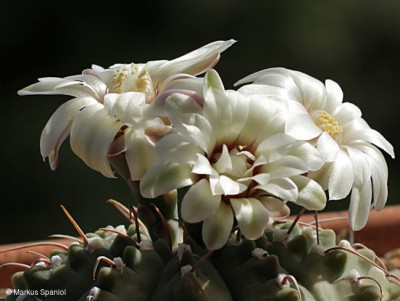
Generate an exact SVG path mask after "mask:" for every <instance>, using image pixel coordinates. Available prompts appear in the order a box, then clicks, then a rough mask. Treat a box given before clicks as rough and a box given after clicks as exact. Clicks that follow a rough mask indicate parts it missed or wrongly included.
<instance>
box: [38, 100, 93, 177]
mask: <svg viewBox="0 0 400 301" xmlns="http://www.w3.org/2000/svg"><path fill="white" fill-rule="evenodd" d="M95 103H97V101H96V100H95V99H93V98H91V97H85V98H74V99H71V100H69V101H67V102H65V103H63V104H62V105H61V106H60V107H58V109H57V110H56V111H55V112H54V113H53V115H52V116H51V117H50V119H49V121H48V122H47V124H46V126H45V127H44V129H43V131H42V135H41V137H40V153H41V155H42V157H43V160H44V159H45V158H46V157H49V163H50V167H51V169H52V170H54V169H56V167H57V165H58V151H59V149H60V146H61V144H62V142H63V141H64V140H65V138H67V136H68V135H69V133H70V128H71V125H72V122H73V120H74V118H75V116H76V115H77V114H78V112H79V111H80V110H81V109H82V108H84V107H86V106H90V105H92V104H95Z"/></svg>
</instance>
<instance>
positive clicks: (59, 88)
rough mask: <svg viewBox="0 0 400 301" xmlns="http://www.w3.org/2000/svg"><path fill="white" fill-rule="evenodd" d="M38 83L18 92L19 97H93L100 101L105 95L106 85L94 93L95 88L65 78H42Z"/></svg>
mask: <svg viewBox="0 0 400 301" xmlns="http://www.w3.org/2000/svg"><path fill="white" fill-rule="evenodd" d="M39 80H40V81H39V82H38V83H35V84H32V85H30V86H28V87H26V88H24V89H22V90H19V91H18V94H19V95H56V94H59V95H70V96H73V97H79V98H80V97H93V98H96V99H99V95H101V94H102V93H105V85H104V87H102V89H101V90H99V91H93V87H90V86H89V85H87V84H85V83H83V82H80V81H73V80H68V79H65V78H42V79H39Z"/></svg>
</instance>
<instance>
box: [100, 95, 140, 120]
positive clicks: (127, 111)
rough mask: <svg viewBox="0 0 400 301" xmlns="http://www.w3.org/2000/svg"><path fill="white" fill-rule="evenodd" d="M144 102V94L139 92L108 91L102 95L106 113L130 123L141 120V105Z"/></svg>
mask: <svg viewBox="0 0 400 301" xmlns="http://www.w3.org/2000/svg"><path fill="white" fill-rule="evenodd" d="M145 103H146V95H145V94H144V93H141V92H126V93H123V94H116V93H109V94H107V95H106V96H105V97H104V107H105V108H106V109H107V111H108V114H110V115H113V116H115V117H117V118H118V119H119V120H121V121H122V122H124V123H128V124H131V125H133V124H136V123H140V122H142V119H143V114H142V106H144V104H145Z"/></svg>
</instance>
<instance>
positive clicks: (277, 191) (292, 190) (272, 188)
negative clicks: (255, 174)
mask: <svg viewBox="0 0 400 301" xmlns="http://www.w3.org/2000/svg"><path fill="white" fill-rule="evenodd" d="M255 189H260V190H264V191H266V192H268V193H269V194H272V195H273V196H275V197H278V198H280V199H282V200H285V201H290V202H296V199H297V196H298V191H297V186H296V184H295V183H294V182H293V181H292V180H291V179H289V178H276V179H271V180H270V181H269V182H268V184H267V185H258V186H256V187H255Z"/></svg>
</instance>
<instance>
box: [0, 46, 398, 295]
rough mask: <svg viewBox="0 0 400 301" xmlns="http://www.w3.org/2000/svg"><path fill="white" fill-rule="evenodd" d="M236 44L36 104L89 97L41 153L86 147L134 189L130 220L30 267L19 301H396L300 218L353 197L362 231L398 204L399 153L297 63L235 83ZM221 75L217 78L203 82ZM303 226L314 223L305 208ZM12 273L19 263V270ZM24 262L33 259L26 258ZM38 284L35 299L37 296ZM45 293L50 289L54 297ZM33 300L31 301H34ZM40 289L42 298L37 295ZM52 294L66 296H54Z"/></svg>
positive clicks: (394, 290)
mask: <svg viewBox="0 0 400 301" xmlns="http://www.w3.org/2000/svg"><path fill="white" fill-rule="evenodd" d="M234 42H235V41H234V40H228V41H217V42H213V43H210V44H207V45H205V46H203V47H201V48H199V49H197V50H195V51H192V52H190V53H188V54H186V55H184V56H182V57H179V58H177V59H174V60H171V61H167V60H159V61H149V62H147V63H145V64H134V63H131V64H117V65H113V66H111V67H109V68H108V69H104V68H102V67H99V66H97V65H94V66H93V68H92V69H86V70H84V71H83V73H82V74H81V75H75V76H70V77H65V78H42V79H40V80H39V82H38V83H36V84H33V85H30V86H28V87H26V88H24V89H22V90H20V91H19V94H20V95H30V94H66V95H71V96H73V97H74V98H73V99H71V100H69V101H68V102H66V103H65V104H63V105H62V106H61V107H60V108H59V109H58V110H57V111H56V112H55V113H54V114H53V115H52V117H51V118H50V120H49V121H48V123H47V124H46V126H45V128H44V130H43V132H42V136H41V143H40V145H41V154H42V157H43V158H44V159H45V158H48V160H49V163H50V166H51V168H52V169H55V168H56V167H57V164H58V162H59V160H58V152H59V148H60V145H61V143H62V142H63V140H64V139H65V138H66V137H67V136H68V135H70V142H71V147H72V150H73V151H74V152H75V153H76V154H77V155H78V156H79V157H80V158H81V159H82V160H83V161H84V162H85V163H86V164H87V165H88V166H89V167H90V168H92V169H94V170H96V171H98V172H100V173H102V174H103V175H104V176H106V177H110V178H114V177H115V174H116V173H117V174H118V175H119V176H120V177H121V178H123V179H124V180H125V181H126V183H127V184H128V187H129V188H130V190H131V191H132V193H133V205H131V206H130V207H129V208H127V207H125V206H123V205H122V204H120V203H118V202H116V201H112V202H111V203H112V204H113V205H114V206H115V207H116V208H117V209H118V210H119V211H120V212H121V213H122V214H123V216H125V218H127V219H128V220H129V222H130V225H129V226H128V228H127V229H126V228H125V227H124V226H118V227H117V228H112V227H108V228H101V229H99V230H98V231H95V232H94V233H88V234H84V233H83V231H82V230H81V229H80V228H79V226H78V225H77V223H76V222H75V221H74V220H73V218H72V217H71V215H70V214H69V213H68V212H67V211H66V209H65V208H63V207H62V208H63V210H64V212H65V214H66V215H67V217H68V218H69V219H70V221H71V222H72V224H73V225H74V227H75V228H76V229H77V231H78V233H79V235H80V237H81V239H80V240H79V241H78V242H74V243H72V244H71V245H70V246H65V249H66V250H64V251H54V252H53V253H52V254H50V256H49V257H46V256H44V255H40V254H39V256H40V258H38V259H37V260H36V261H35V262H34V263H33V264H32V266H31V267H29V266H25V268H27V269H26V271H24V272H19V273H16V274H15V275H14V276H13V283H14V286H15V288H16V289H17V290H19V291H15V292H14V295H10V296H8V297H7V300H18V301H21V300H71V301H76V300H80V301H85V300H86V301H94V300H106V301H114V300H115V301H135V300H157V301H158V300H166V301H167V300H172V301H174V300H185V301H186V300H205V301H211V300H223V301H224V300H227V301H228V300H235V301H236V300H237V301H242V300H246V301H248V300H250V301H253V300H277V301H278V300H281V301H284V300H302V301H304V300H306V301H317V300H318V301H328V300H329V301H336V300H340V301H343V300H344V301H346V300H347V301H357V300H370V301H374V300H379V301H382V300H394V299H395V298H397V297H398V296H399V295H400V285H399V280H400V279H399V278H398V277H397V276H395V275H392V274H391V273H389V272H388V271H387V270H386V268H385V267H384V266H381V265H379V264H377V263H376V261H377V257H376V255H375V254H374V252H373V251H371V250H369V249H368V248H366V247H363V246H361V245H359V244H356V245H353V246H351V245H350V243H349V242H346V241H341V242H339V243H338V244H336V243H337V242H336V236H335V233H334V232H333V231H331V230H324V229H320V228H319V227H318V225H317V226H316V227H313V226H311V225H306V226H299V225H298V219H297V218H296V219H295V220H294V221H293V222H287V221H285V218H286V217H287V216H288V215H289V213H290V207H289V206H288V205H287V203H288V202H291V203H292V204H294V205H297V206H299V207H300V208H301V210H300V213H303V212H304V211H305V210H311V211H315V212H317V211H320V210H323V209H324V208H325V206H326V202H327V199H328V198H329V199H334V200H337V199H344V198H345V197H346V196H347V195H349V194H351V196H350V206H349V222H350V225H351V227H352V229H353V230H359V229H361V228H362V227H364V225H365V224H366V222H367V218H368V214H369V210H370V209H371V208H376V209H377V210H380V209H382V208H383V207H384V205H385V203H386V200H387V196H388V192H387V180H388V171H387V165H386V161H385V158H384V157H383V155H382V154H381V152H380V150H379V149H378V147H379V148H380V149H382V150H383V151H385V152H386V153H387V154H389V155H390V156H391V157H392V158H394V150H393V147H392V145H391V144H390V143H389V142H388V141H387V140H386V139H385V138H384V137H383V136H382V135H380V134H379V133H378V132H377V131H375V130H372V129H371V128H370V127H369V126H368V124H367V123H366V122H365V121H364V119H362V118H361V111H360V110H359V109H358V108H357V107H356V106H355V105H352V104H350V103H343V92H342V91H341V88H340V87H339V85H338V84H336V83H335V82H333V81H330V80H327V81H326V82H325V83H322V82H320V81H318V80H317V79H315V78H312V77H310V76H308V75H306V74H303V73H301V72H298V71H293V70H288V69H284V68H272V69H266V70H261V71H259V72H256V73H254V74H252V75H249V76H247V77H245V78H244V79H242V80H240V81H238V82H237V83H236V84H239V85H243V84H244V85H243V86H242V87H240V88H238V89H237V90H225V88H224V85H223V82H222V79H221V78H220V76H219V74H218V73H217V72H216V71H215V70H214V69H212V68H213V66H214V65H215V64H216V63H217V61H218V60H219V58H220V55H221V53H222V52H224V51H225V50H226V49H227V48H229V47H230V46H231V45H232V44H234ZM202 72H206V73H205V75H204V77H203V78H200V77H197V76H198V75H199V74H201V73H202ZM299 217H300V214H299ZM6 266H7V264H6V265H3V267H6ZM20 266H21V265H20ZM24 290H25V291H24ZM42 290H43V291H42ZM24 292H25V295H24V296H22V295H21V294H23V293H24ZM31 292H34V294H30V293H31ZM50 292H52V293H50Z"/></svg>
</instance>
